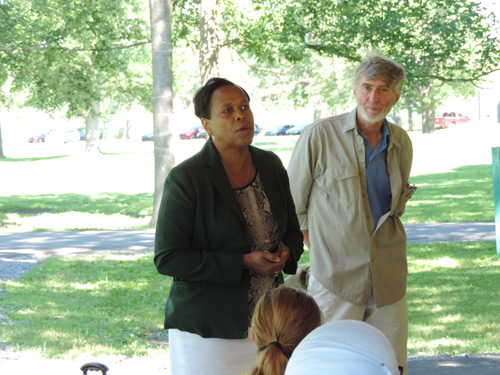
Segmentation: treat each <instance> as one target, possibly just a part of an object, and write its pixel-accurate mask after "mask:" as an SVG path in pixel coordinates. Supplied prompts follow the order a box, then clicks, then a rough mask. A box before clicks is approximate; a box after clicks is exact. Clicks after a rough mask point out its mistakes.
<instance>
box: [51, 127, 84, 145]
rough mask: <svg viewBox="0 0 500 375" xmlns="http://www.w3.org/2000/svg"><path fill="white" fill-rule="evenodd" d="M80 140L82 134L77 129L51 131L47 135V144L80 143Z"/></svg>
mask: <svg viewBox="0 0 500 375" xmlns="http://www.w3.org/2000/svg"><path fill="white" fill-rule="evenodd" d="M79 140H80V132H79V131H78V130H75V129H69V130H51V131H49V132H47V133H46V134H45V142H50V143H68V142H78V141H79Z"/></svg>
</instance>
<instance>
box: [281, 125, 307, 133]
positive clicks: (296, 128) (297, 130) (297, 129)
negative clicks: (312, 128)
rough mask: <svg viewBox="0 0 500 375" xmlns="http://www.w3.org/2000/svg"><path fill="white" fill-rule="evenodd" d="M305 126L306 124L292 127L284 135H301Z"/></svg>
mask: <svg viewBox="0 0 500 375" xmlns="http://www.w3.org/2000/svg"><path fill="white" fill-rule="evenodd" d="M307 125H308V124H303V125H297V126H294V127H293V128H290V129H288V130H287V131H286V132H285V134H286V135H299V134H301V133H302V130H304V129H305V127H306V126H307Z"/></svg>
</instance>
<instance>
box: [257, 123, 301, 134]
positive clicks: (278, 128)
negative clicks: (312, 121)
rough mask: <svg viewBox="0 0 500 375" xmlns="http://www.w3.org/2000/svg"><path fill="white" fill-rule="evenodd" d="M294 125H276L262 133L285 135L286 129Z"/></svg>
mask: <svg viewBox="0 0 500 375" xmlns="http://www.w3.org/2000/svg"><path fill="white" fill-rule="evenodd" d="M294 126H295V125H278V126H276V127H275V128H274V129H271V130H268V131H266V132H265V133H264V135H285V133H286V131H287V130H288V129H291V128H293V127H294Z"/></svg>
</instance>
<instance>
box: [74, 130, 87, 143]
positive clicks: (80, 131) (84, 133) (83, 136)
mask: <svg viewBox="0 0 500 375" xmlns="http://www.w3.org/2000/svg"><path fill="white" fill-rule="evenodd" d="M76 130H78V133H80V141H84V140H85V137H86V129H85V128H78V129H76Z"/></svg>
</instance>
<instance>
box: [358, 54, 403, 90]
mask: <svg viewBox="0 0 500 375" xmlns="http://www.w3.org/2000/svg"><path fill="white" fill-rule="evenodd" d="M361 78H364V79H367V80H376V79H380V80H382V81H386V82H387V83H388V85H389V87H391V88H392V89H393V90H394V92H395V93H396V94H398V95H400V94H401V90H402V89H403V81H404V79H405V70H404V68H403V67H402V66H401V64H399V63H397V62H396V61H394V60H391V59H389V58H387V57H384V56H381V55H368V56H366V57H365V58H364V59H363V60H362V61H361V64H359V66H358V69H357V70H356V76H355V77H354V87H357V86H358V85H359V83H360V81H361Z"/></svg>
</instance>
